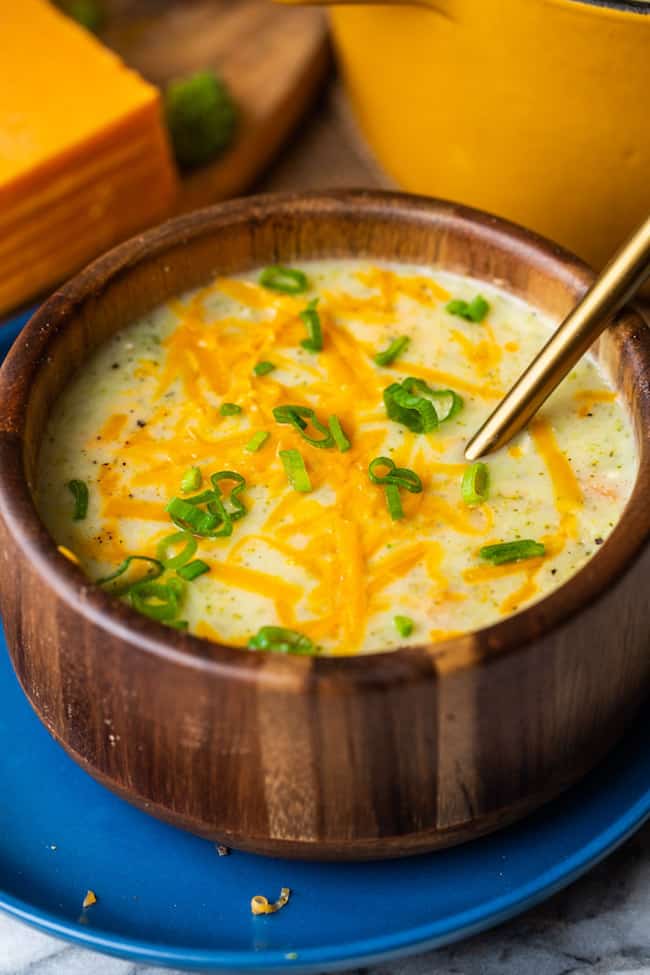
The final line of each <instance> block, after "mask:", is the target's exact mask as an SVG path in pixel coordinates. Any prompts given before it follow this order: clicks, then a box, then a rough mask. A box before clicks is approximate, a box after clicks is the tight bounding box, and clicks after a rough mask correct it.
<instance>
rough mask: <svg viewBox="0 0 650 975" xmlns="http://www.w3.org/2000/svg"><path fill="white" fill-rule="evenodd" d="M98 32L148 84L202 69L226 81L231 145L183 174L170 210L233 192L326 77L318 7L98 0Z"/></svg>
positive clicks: (234, 0)
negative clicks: (232, 102) (235, 121)
mask: <svg viewBox="0 0 650 975" xmlns="http://www.w3.org/2000/svg"><path fill="white" fill-rule="evenodd" d="M104 6H105V9H106V13H107V16H106V25H105V28H104V29H103V31H102V32H101V35H100V37H101V39H102V40H103V41H104V42H105V43H106V44H107V45H108V46H109V47H112V48H113V50H115V51H116V52H117V53H118V54H119V55H120V56H121V57H122V58H123V60H124V61H125V62H126V63H127V64H129V65H130V66H131V67H133V68H135V69H136V70H137V71H139V72H140V74H141V75H143V77H145V78H147V79H148V80H149V81H152V82H153V83H154V84H156V85H160V86H164V84H165V83H166V82H167V81H169V80H170V79H171V78H174V77H178V76H181V75H186V74H190V73H192V72H193V71H197V70H200V69H202V68H214V69H215V71H216V72H217V73H218V74H220V75H221V76H222V77H223V78H224V79H225V81H226V82H227V83H228V85H229V87H230V90H231V91H232V94H233V95H234V97H235V99H236V100H237V103H238V105H239V108H240V112H241V118H240V122H239V127H238V130H237V133H236V136H235V141H234V142H233V145H232V147H231V148H230V149H228V150H227V151H226V152H225V153H224V154H223V155H222V156H220V157H219V158H218V159H216V160H215V161H214V162H213V163H209V164H208V165H206V166H202V167H200V168H198V169H195V170H192V171H190V172H189V173H186V174H182V179H181V191H180V194H179V197H178V200H177V204H176V208H175V209H176V212H179V213H181V212H184V211H186V210H192V209H194V208H196V207H200V206H205V205H206V204H209V203H214V202H217V201H218V200H223V199H226V198H227V197H231V196H236V195H238V194H239V193H242V192H243V191H244V190H246V189H247V187H248V186H249V185H250V184H251V183H252V182H253V181H254V180H255V178H256V177H257V176H258V175H259V173H260V172H261V171H262V170H263V168H264V167H265V166H266V165H267V164H268V162H269V161H270V159H271V158H272V157H273V155H274V154H275V153H276V152H277V150H278V149H279V148H280V146H281V145H282V143H283V142H284V140H285V139H286V138H287V136H288V135H289V133H290V131H291V129H292V128H293V126H294V125H295V124H296V122H297V121H298V120H299V118H300V117H301V115H302V114H303V113H304V111H305V109H306V108H307V107H308V105H309V104H310V102H311V100H312V99H313V97H314V95H315V94H316V92H317V91H318V89H319V87H320V85H321V82H322V81H323V80H324V78H325V76H326V74H327V68H328V64H329V47H328V41H327V24H326V20H325V18H324V16H323V14H322V13H321V12H320V11H319V10H314V9H308V8H304V9H303V8H300V7H296V8H294V7H285V6H281V5H279V4H277V5H276V4H274V3H272V2H270V0H105V4H104Z"/></svg>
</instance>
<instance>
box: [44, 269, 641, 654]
mask: <svg viewBox="0 0 650 975" xmlns="http://www.w3.org/2000/svg"><path fill="white" fill-rule="evenodd" d="M260 282H262V283H260ZM552 326H553V323H551V322H550V321H549V320H548V319H547V318H545V317H544V316H543V315H542V314H540V313H539V312H537V311H535V310H533V309H532V308H531V307H529V306H527V305H526V304H524V303H523V302H521V301H519V300H517V299H515V298H513V297H511V296H509V295H508V294H506V293H504V292H503V291H500V290H498V289H497V288H495V287H491V286H489V285H487V284H485V283H483V282H478V281H474V280H471V279H467V278H463V277H460V276H457V275H454V274H449V273H446V272H442V271H431V270H428V269H426V268H422V267H411V266H405V265H394V264H377V263H372V264H371V263H368V262H364V261H344V262H340V261H323V262H314V263H305V264H302V265H301V267H300V268H299V269H290V270H289V271H288V272H287V270H286V269H284V270H283V269H266V271H265V272H264V273H263V274H262V275H261V276H260V272H255V273H249V274H245V275H241V276H238V277H230V278H218V279H216V280H215V281H213V282H211V283H210V284H209V285H207V286H206V287H203V288H201V289H199V290H196V291H193V292H190V293H187V294H185V295H183V296H182V297H180V298H178V299H177V300H173V301H170V302H169V303H167V304H166V305H164V306H163V307H161V308H158V309H157V310H156V311H154V312H152V313H151V314H149V315H147V316H146V317H145V318H143V319H142V320H141V321H138V322H136V323H135V324H133V325H131V326H130V327H128V328H126V329H124V330H123V331H121V332H119V334H117V335H115V337H114V338H113V339H111V340H110V341H109V342H108V343H106V344H105V345H103V346H102V347H101V348H100V349H99V350H98V351H97V352H96V354H95V355H94V356H93V357H92V359H91V360H90V361H89V362H88V363H86V364H85V365H84V368H83V370H82V371H81V372H80V373H79V374H78V375H77V376H76V377H75V378H74V379H73V381H72V382H71V383H70V385H69V387H68V388H67V390H66V391H65V393H64V395H63V396H62V397H61V399H60V401H59V402H58V404H57V406H56V408H55V410H54V412H53V415H52V418H51V421H50V424H49V427H48V429H47V432H46V436H45V438H44V443H43V447H42V450H41V455H40V461H39V470H38V479H37V485H36V495H37V505H38V508H39V510H40V512H41V515H42V517H43V519H44V521H45V523H46V525H47V527H48V529H49V530H50V532H51V533H52V535H53V536H54V538H55V540H56V542H57V543H58V544H59V545H60V546H61V547H62V551H63V552H64V554H66V555H67V556H68V557H70V558H72V559H73V560H76V561H78V562H79V563H80V565H81V566H82V568H83V569H84V571H85V572H86V573H87V574H88V576H89V577H90V578H91V579H93V580H96V581H99V580H104V581H102V582H101V585H102V586H104V588H106V589H107V590H108V591H111V592H115V593H117V595H118V596H120V597H121V598H123V599H125V600H127V601H128V602H130V603H131V604H132V605H133V606H134V607H135V608H136V609H138V610H140V611H141V612H143V613H145V614H146V615H149V616H152V617H153V618H156V619H160V620H161V621H162V622H164V623H166V624H168V625H172V626H176V627H179V628H188V629H189V631H190V632H192V633H195V634H198V635H199V636H202V637H207V638H208V639H212V640H216V641H220V642H223V643H226V644H231V645H233V646H238V647H246V646H247V645H250V646H251V648H252V649H258V650H259V649H275V650H279V651H285V652H287V651H288V652H294V653H323V654H355V653H370V652H373V651H380V650H390V649H393V648H395V647H397V646H404V645H416V644H422V643H427V642H430V641H434V642H435V641H440V640H444V639H446V638H448V637H451V636H453V635H457V634H460V633H464V632H466V631H469V630H476V629H479V628H481V627H484V626H487V625H489V624H492V623H495V622H496V621H498V620H500V619H503V617H505V616H507V615H509V614H512V613H515V612H517V611H518V610H520V609H522V608H523V607H524V606H527V605H529V604H530V603H531V602H533V601H535V600H538V599H540V598H541V597H542V596H544V595H546V594H547V593H549V592H550V591H551V590H553V589H555V588H556V587H557V586H558V585H560V584H561V583H562V582H564V581H565V580H566V579H567V578H569V576H571V575H572V574H573V573H575V572H576V570H577V569H579V568H580V566H582V565H583V564H584V563H585V562H586V561H587V560H588V559H589V557H590V556H591V555H593V554H594V552H595V551H596V550H597V548H598V546H599V545H601V544H602V543H603V541H604V540H605V539H606V538H607V535H608V534H609V532H610V531H611V530H612V528H613V526H614V525H615V523H616V521H617V519H618V517H619V515H620V513H621V510H622V508H623V506H624V504H625V501H626V499H627V497H628V495H629V493H630V490H631V487H632V483H633V479H634V475H635V469H636V457H635V447H634V441H633V436H632V431H631V427H630V424H629V421H628V419H627V416H626V415H625V413H624V409H623V407H622V405H621V403H620V401H619V399H618V398H617V396H616V394H615V393H614V392H613V391H612V389H611V388H610V386H609V385H608V383H607V381H606V379H605V378H604V376H603V375H602V374H601V372H600V371H599V369H598V367H597V365H596V363H595V362H594V361H593V360H592V359H591V358H588V357H587V358H585V359H583V360H582V361H581V362H580V364H579V365H578V366H577V367H576V368H575V370H574V371H573V372H572V373H571V375H570V376H569V377H568V378H567V379H566V380H565V382H564V383H563V384H562V385H561V387H560V388H559V389H558V390H557V392H556V393H555V394H554V395H553V397H552V398H551V399H550V400H549V402H548V403H547V405H546V406H545V407H544V409H543V411H542V412H541V413H540V414H539V416H538V418H537V419H536V420H535V421H534V422H533V423H532V425H531V427H530V429H529V430H528V431H526V432H525V433H523V434H521V435H520V436H518V437H517V439H516V440H515V441H514V442H513V443H512V444H511V445H510V446H509V447H508V448H507V449H503V450H500V451H498V452H497V453H495V454H493V455H492V456H490V457H489V458H487V459H486V461H485V464H484V465H478V466H477V465H470V464H468V463H467V462H466V461H465V460H464V457H463V448H464V445H465V443H466V442H467V440H468V438H469V436H470V435H471V434H472V433H474V432H475V430H476V429H477V428H478V426H479V425H480V423H481V422H482V420H484V419H485V417H486V415H487V414H488V413H489V412H490V411H491V410H492V409H493V407H494V406H495V405H496V403H497V401H498V400H499V398H500V397H501V396H502V395H503V393H504V391H505V390H506V389H507V388H508V386H509V384H510V383H512V381H513V380H514V379H515V378H516V377H517V376H518V374H519V373H520V371H521V370H522V368H523V367H524V366H525V365H526V364H527V363H528V361H529V360H530V359H531V357H532V356H533V354H534V353H535V352H536V351H537V350H538V349H539V348H540V346H541V345H542V344H543V342H544V341H545V340H546V339H547V338H548V335H549V331H550V329H551V328H552ZM170 536H173V537H170ZM131 556H137V558H134V559H131V561H127V560H128V559H129V557H131ZM111 577H112V578H111Z"/></svg>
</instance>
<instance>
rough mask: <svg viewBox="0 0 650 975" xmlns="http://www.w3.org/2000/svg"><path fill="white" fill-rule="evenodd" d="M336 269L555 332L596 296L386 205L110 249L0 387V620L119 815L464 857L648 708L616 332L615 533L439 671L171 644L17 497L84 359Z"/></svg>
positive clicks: (227, 216)
mask: <svg viewBox="0 0 650 975" xmlns="http://www.w3.org/2000/svg"><path fill="white" fill-rule="evenodd" d="M333 256H336V257H345V256H354V257H358V256H364V257H368V258H392V259H396V260H404V261H411V262H413V261H414V262H421V263H424V264H434V265H437V266H439V267H442V268H445V269H449V270H452V271H457V272H461V273H467V274H470V275H473V276H474V277H477V278H481V279H484V280H487V281H492V282H495V283H498V284H500V285H502V286H504V287H505V288H506V289H508V290H509V291H510V292H512V293H513V294H515V295H519V296H521V297H523V298H525V299H527V300H528V301H529V302H531V303H532V304H533V305H535V306H537V307H539V308H541V309H543V310H544V311H545V312H547V313H549V314H550V315H552V316H554V317H555V318H556V319H559V318H560V317H561V316H563V315H564V314H565V313H566V312H568V310H569V309H570V308H571V307H572V306H573V304H574V303H575V302H576V300H577V299H578V297H579V296H580V295H581V294H582V293H583V291H584V290H585V288H586V287H587V286H588V284H589V282H590V281H591V279H592V274H591V272H590V271H589V270H588V269H587V268H586V267H585V266H584V265H583V264H581V263H580V262H579V261H578V260H577V259H575V258H573V257H572V256H571V255H569V254H567V253H565V252H563V251H561V250H559V249H558V248H556V247H554V246H553V245H551V244H548V243H546V242H545V241H543V240H541V239H540V238H539V237H536V236H534V235H533V234H530V233H527V232H526V231H524V230H521V229H520V228H518V227H515V226H512V225H511V224H507V223H504V222H503V221H500V220H497V219H495V218H494V217H490V216H487V215H485V214H482V213H479V212H476V211H473V210H468V209H465V208H463V207H460V206H454V205H452V204H449V203H442V202H437V201H434V200H425V199H419V198H416V197H408V196H404V195H400V194H391V193H376V192H372V193H369V192H346V193H332V194H329V195H310V194H307V195H304V196H269V197H260V198H253V199H248V200H243V201H236V202H234V203H230V204H227V205H222V206H218V207H215V208H212V209H209V210H203V211H201V212H198V213H194V214H191V215H189V216H185V217H181V218H180V219H177V220H174V221H172V222H170V223H167V224H165V225H164V226H162V227H160V228H158V229H156V230H153V231H151V232H149V233H146V234H144V235H143V236H141V237H137V238H134V239H133V240H131V241H129V242H128V243H126V244H123V245H122V246H121V247H118V248H117V249H116V250H114V251H111V253H109V254H108V255H106V256H105V257H103V258H101V259H100V260H99V261H97V262H96V263H94V264H93V265H91V266H90V267H89V268H88V269H87V270H85V271H84V272H82V273H81V274H80V275H79V276H78V277H76V278H75V279H74V280H73V281H71V282H70V283H69V284H67V285H65V286H64V287H63V288H62V289H61V290H60V291H58V292H57V293H56V294H55V295H54V296H53V297H52V298H50V300H49V301H48V302H46V304H45V305H44V306H43V307H42V308H41V309H40V311H39V312H38V313H37V314H36V315H35V316H34V318H33V319H32V321H31V323H30V324H29V325H28V326H27V328H26V329H25V331H24V332H23V334H22V335H21V337H20V338H19V340H18V341H17V343H16V345H15V346H14V348H13V350H12V352H11V353H10V355H9V357H8V359H7V361H6V364H5V365H4V367H3V369H2V371H1V372H0V402H1V403H2V411H1V412H2V415H1V416H0V555H1V558H2V570H1V572H0V608H1V610H2V613H3V616H4V621H5V626H6V630H7V636H8V641H9V646H10V649H11V654H12V659H13V663H14V666H15V669H16V672H17V674H18V677H19V679H20V682H21V684H22V686H23V688H24V690H25V692H26V694H27V696H28V697H29V700H30V701H31V703H32V705H33V707H34V709H35V710H36V712H37V714H38V715H39V717H40V718H41V719H42V721H43V722H44V724H45V725H46V727H47V728H48V729H49V731H50V732H51V733H52V734H53V735H54V737H55V738H56V739H57V740H58V741H59V742H61V744H63V746H64V747H65V748H66V749H67V751H68V752H69V753H70V755H71V756H72V757H73V758H74V759H75V760H76V761H77V762H79V763H80V764H81V765H82V766H83V768H85V769H86V770H87V771H88V772H90V774H91V775H93V776H94V777H95V778H97V779H98V780H99V781H100V782H102V783H103V784H105V785H107V786H108V787H109V788H111V789H113V790H114V791H115V792H117V793H118V794H119V795H121V796H123V797H124V798H126V799H128V800H129V801H130V802H133V803H135V804H136V805H138V806H140V807H141V808H143V809H146V810H147V811H149V812H151V813H153V814H154V815H156V816H159V817H161V818H162V819H165V820H167V821H168V822H171V823H175V824H176V825H179V826H183V827H185V828H186V829H189V830H191V831H193V832H195V833H199V834H201V835H203V836H207V837H210V838H212V839H215V840H219V841H221V842H223V843H226V844H228V845H232V846H235V847H242V848H246V849H249V850H255V851H258V852H263V853H270V854H279V855H282V856H294V857H312V858H340V859H354V858H366V857H367V858H370V857H385V856H400V855H403V854H409V853H417V852H421V851H424V850H431V849H434V848H436V847H442V846H447V845H449V844H452V843H458V842H461V841H464V840H468V839H471V838H473V837H476V836H478V835H479V834H481V833H485V832H487V831H489V830H493V829H495V828H497V827H499V826H502V825H504V824H505V823H508V822H511V821H512V820H514V819H516V818H517V817H519V816H521V815H523V814H524V813H526V812H528V811H529V810H531V809H534V808H535V807H536V806H539V805H540V804H541V803H543V802H546V801H547V800H548V799H550V798H552V797H553V796H555V795H557V794H558V793H559V792H560V791H561V790H562V789H565V788H566V787H567V786H568V785H570V784H571V783H572V782H574V781H575V780H576V779H578V778H579V777H580V776H582V775H583V774H584V773H585V772H586V771H587V770H588V769H589V768H591V767H592V766H593V765H594V764H595V763H596V762H597V761H598V760H599V759H600V758H601V757H602V756H603V755H604V753H605V752H606V751H607V750H608V749H609V748H610V746H611V745H612V744H613V743H614V742H615V741H616V740H617V739H618V738H619V736H620V735H621V733H622V732H623V730H624V729H625V727H626V725H627V724H628V723H629V721H630V720H631V719H632V717H633V716H634V713H635V711H636V710H637V708H638V706H639V704H640V703H641V702H642V700H643V699H644V696H645V695H646V694H647V692H648V689H649V685H650V653H649V652H648V635H649V633H650V617H649V615H648V611H647V606H646V599H647V596H646V595H645V590H646V589H647V579H648V577H649V574H650V546H649V545H648V536H649V532H650V505H649V504H648V502H647V495H648V488H649V485H650V443H649V420H650V339H649V337H648V331H647V329H646V326H645V325H644V324H643V322H642V321H641V320H640V318H638V317H637V315H636V314H635V313H633V312H632V311H627V312H625V313H624V314H622V315H621V316H620V318H619V319H618V321H617V323H616V325H615V326H614V327H612V328H610V329H609V330H608V331H607V332H606V333H605V334H604V335H603V337H602V338H601V339H600V341H599V343H598V346H597V349H596V350H595V352H596V355H597V356H598V358H599V359H600V361H601V363H602V364H603V367H604V368H605V370H606V372H607V373H608V374H609V375H610V376H611V378H612V381H613V382H614V384H615V385H616V387H617V388H618V389H619V390H620V391H621V393H622V396H623V398H624V400H625V402H626V403H627V405H628V408H629V413H630V415H631V417H632V420H633V423H634V428H635V431H636V440H637V445H638V452H639V458H640V466H639V473H638V477H637V480H636V485H635V488H634V491H633V494H632V496H631V498H630V501H629V502H628V504H627V506H626V508H625V511H624V512H623V515H622V517H621V520H620V522H619V523H618V525H617V526H616V528H615V529H614V531H613V532H612V534H611V536H610V537H609V538H608V540H607V541H606V543H605V544H604V545H603V546H602V547H601V548H600V549H599V550H598V552H597V554H596V555H595V556H594V557H593V558H592V559H591V560H590V561H589V562H588V564H587V565H586V566H585V567H584V568H583V569H581V571H580V572H578V573H577V575H575V576H574V577H573V578H572V579H571V580H570V581H569V582H567V583H565V584H564V585H563V586H562V587H561V588H559V589H558V590H557V591H555V592H554V593H552V594H551V595H550V596H547V597H546V598H545V599H543V600H541V601H540V602H538V603H536V604H535V605H534V606H532V607H531V608H530V609H525V610H524V611H522V612H520V613H518V614H517V615H515V616H512V617H510V618H507V619H504V620H503V621H502V622H499V623H497V624H495V625H494V626H490V627H487V628H485V629H482V630H480V631H478V632H476V633H472V634H469V635H467V636H463V637H460V638H457V639H453V640H449V641H447V642H445V643H441V644H437V645H436V646H422V647H418V648H414V649H404V650H397V651H395V652H392V653H386V654H373V655H369V656H364V657H356V658H343V659H341V658H329V659H327V658H322V659H312V658H302V657H283V656H277V655H276V656H274V655H266V654H257V653H248V652H245V651H242V650H237V649H233V648H229V647H225V646H218V645H216V644H213V643H210V642H207V641H205V640H200V639H197V638H196V637H192V636H188V635H187V634H183V633H180V632H177V631H174V630H170V629H167V628H165V627H163V626H161V625H159V624H157V623H155V622H153V621H150V620H148V619H145V618H144V617H142V616H140V615H138V614H137V613H135V612H134V611H133V610H131V609H130V608H128V607H127V606H125V605H123V604H122V603H120V602H118V601H117V600H115V599H113V598H111V597H109V596H108V595H107V594H106V593H104V592H102V591H101V590H100V589H98V588H96V587H95V586H93V585H91V584H90V583H89V581H88V579H87V578H86V577H85V576H84V575H83V574H82V573H81V572H80V571H79V570H78V569H77V568H76V567H75V566H73V565H72V564H70V563H69V562H68V561H67V560H66V559H65V558H64V557H63V556H62V555H60V554H59V553H58V552H57V549H56V546H55V544H54V542H53V541H52V539H51V538H50V536H49V535H48V533H47V532H46V530H45V528H44V526H43V525H42V523H41V521H40V519H39V517H38V515H37V513H36V510H35V508H34V504H33V501H32V495H31V491H30V484H31V482H32V480H33V476H34V470H35V463H36V457H37V452H38V448H39V441H40V438H41V436H42V433H43V427H44V423H45V421H46V419H47V416H48V414H49V412H50V408H51V406H52V403H53V401H54V400H55V399H56V397H57V395H58V394H59V392H60V391H61V389H62V388H63V387H64V386H65V384H66V382H67V381H68V379H69V377H70V376H71V375H72V373H73V372H74V371H75V370H76V369H77V368H79V367H80V366H82V365H83V362H84V360H85V359H86V358H87V356H88V355H89V353H90V352H91V351H92V350H93V349H94V348H95V347H96V346H97V345H98V343H100V342H103V341H104V340H105V339H106V338H107V337H108V336H109V335H111V334H112V333H113V332H115V331H116V330H117V329H119V328H121V327H122V326H124V325H126V324H127V323H129V322H131V321H132V320H133V319H135V318H137V317H138V316H140V315H142V314H143V313H145V312H147V311H148V310H149V309H151V308H152V307H154V306H155V305H157V304H158V303H160V302H162V301H164V300H165V299H167V298H169V297H170V296H172V295H175V294H178V293H179V292H182V291H184V290H186V289H188V288H194V287H196V286H197V285H200V284H202V283H204V282H205V281H206V280H208V279H209V278H210V277H211V276H212V275H214V274H215V272H219V273H226V274H227V273H231V272H235V271H240V270H243V269H246V268H252V267H255V266H259V265H264V264H269V263H275V262H278V261H285V262H291V261H296V262H299V261H301V260H306V259H309V258H318V257H333ZM4 747H11V746H10V743H7V742H5V746H4Z"/></svg>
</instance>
